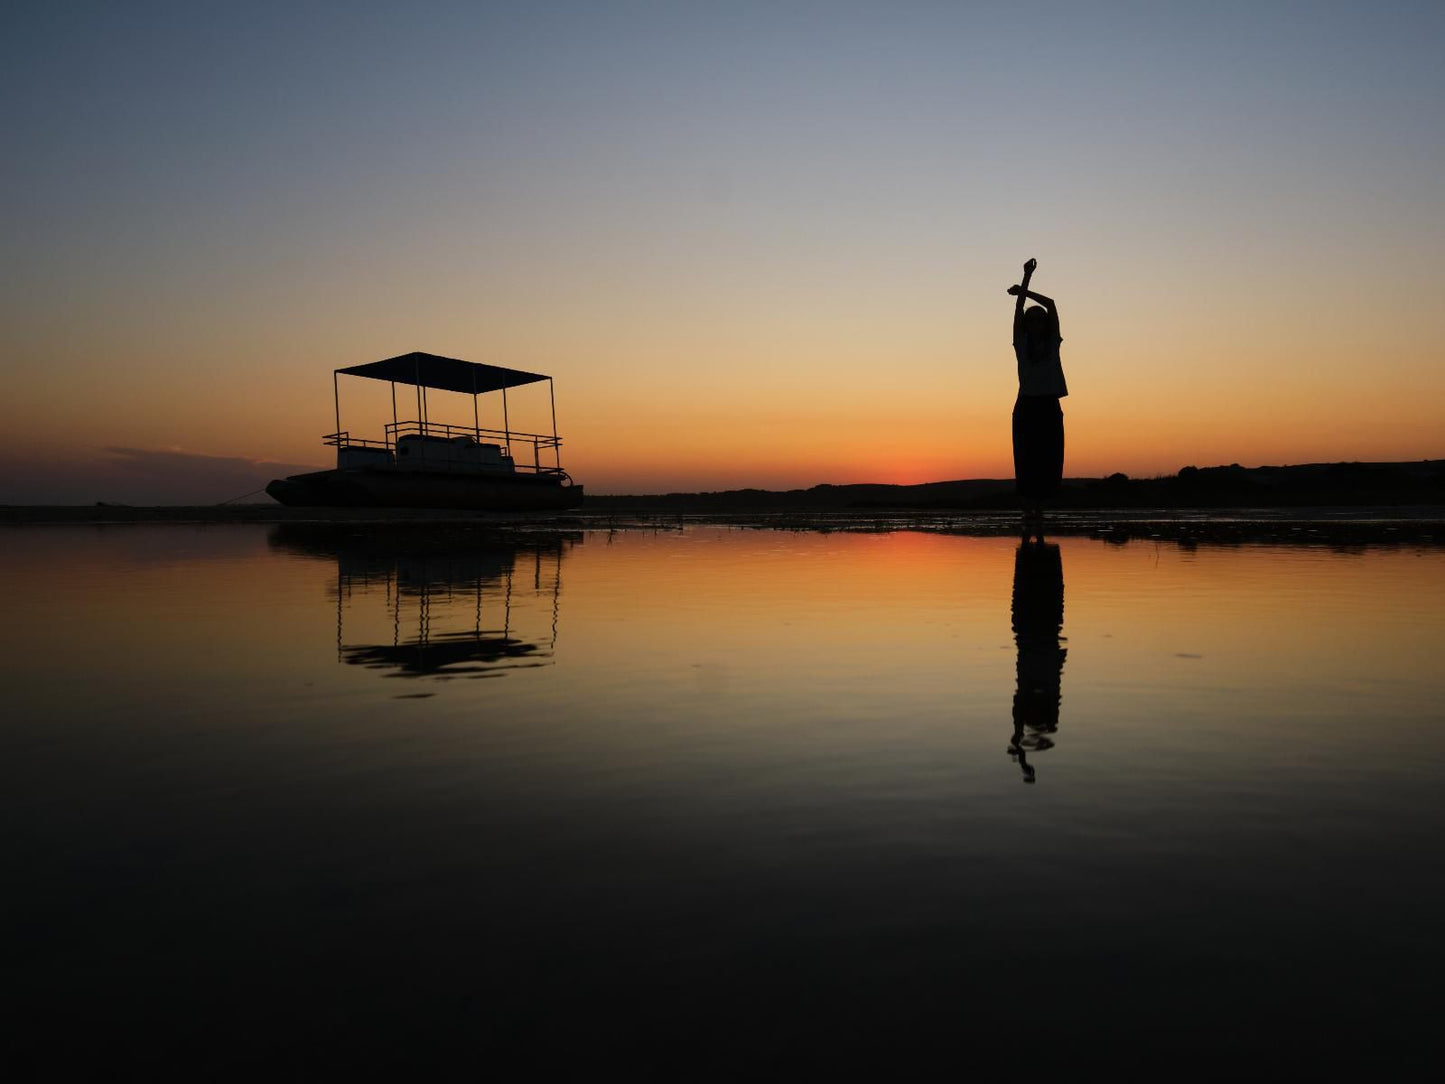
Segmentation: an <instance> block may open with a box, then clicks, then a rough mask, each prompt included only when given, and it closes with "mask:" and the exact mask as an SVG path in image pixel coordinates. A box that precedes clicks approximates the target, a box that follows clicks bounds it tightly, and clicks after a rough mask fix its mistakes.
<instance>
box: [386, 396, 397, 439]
mask: <svg viewBox="0 0 1445 1084" xmlns="http://www.w3.org/2000/svg"><path fill="white" fill-rule="evenodd" d="M395 441H396V381H395V380H393V381H392V382H391V440H390V441H388V443H389V444H392V443H394V442H395Z"/></svg>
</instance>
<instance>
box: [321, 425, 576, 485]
mask: <svg viewBox="0 0 1445 1084" xmlns="http://www.w3.org/2000/svg"><path fill="white" fill-rule="evenodd" d="M385 433H386V437H385V439H384V440H367V439H365V438H363V437H353V436H352V435H351V433H350V432H349V431H347V430H344V429H343V430H341V431H340V432H336V433H327V434H326V435H325V436H324V437H322V438H321V442H322V443H323V444H328V445H331V446H332V447H335V448H337V449H341V448H374V449H377V450H378V451H386V452H392V453H395V451H396V442H397V441H398V440H400V439H401V438H402V437H410V436H416V437H433V438H436V439H440V440H455V439H457V438H458V437H467V438H470V439H472V440H475V441H476V442H477V443H478V444H483V443H487V444H497V445H499V446H501V448H502V450H503V454H505V455H507V456H509V457H511V458H512V461H513V468H514V469H515V470H519V471H530V472H533V473H536V474H564V475H565V473H566V472H565V471H563V470H562V468H561V465H560V462H559V464H558V465H557V466H551V467H548V466H543V464H542V453H543V452H544V451H551V452H552V453H553V454H554V455H558V450H559V449H560V448H561V447H562V440H561V438H560V437H556V436H553V435H552V434H550V433H523V432H520V431H518V430H516V429H487V428H483V427H481V426H475V425H447V424H445V423H443V422H416V421H404V422H387V423H386V427H385ZM528 444H530V445H531V446H532V462H531V463H526V462H518V459H519V457H518V456H517V454H516V452H517V450H518V449H516V448H515V447H514V446H516V445H521V446H522V448H523V449H525V447H526V446H527V445H528Z"/></svg>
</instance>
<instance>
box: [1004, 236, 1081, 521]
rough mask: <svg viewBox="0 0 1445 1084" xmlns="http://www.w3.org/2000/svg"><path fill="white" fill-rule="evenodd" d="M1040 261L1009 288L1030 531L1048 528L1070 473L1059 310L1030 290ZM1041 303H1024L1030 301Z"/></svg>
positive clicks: (1018, 438) (1021, 484)
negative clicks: (1048, 513) (1047, 517)
mask: <svg viewBox="0 0 1445 1084" xmlns="http://www.w3.org/2000/svg"><path fill="white" fill-rule="evenodd" d="M1036 267H1038V261H1037V260H1030V261H1029V262H1028V263H1026V264H1024V279H1023V282H1021V283H1020V284H1019V285H1017V286H1010V287H1009V288H1008V292H1009V293H1010V294H1011V295H1013V296H1014V297H1016V298H1018V301H1017V303H1016V304H1015V305H1014V356H1015V357H1016V358H1017V359H1018V367H1019V397H1018V399H1017V401H1015V403H1014V416H1013V437H1014V478H1015V480H1016V484H1017V486H1018V493H1019V499H1020V500H1021V501H1022V502H1023V507H1024V535H1025V537H1027V535H1028V532H1029V527H1030V524H1031V523H1032V525H1033V526H1034V528H1035V529H1036V530H1037V531H1039V532H1042V530H1043V514H1044V501H1046V500H1048V499H1049V498H1050V497H1053V496H1055V495H1056V494H1057V493H1058V492H1059V485H1060V483H1061V482H1062V480H1063V477H1064V412H1063V410H1061V409H1060V408H1059V400H1060V399H1062V398H1063V397H1064V396H1066V395H1068V394H1069V388H1068V385H1066V384H1065V383H1064V367H1063V365H1062V364H1061V363H1060V361H1059V344H1060V343H1061V342H1063V341H1064V340H1063V338H1062V336H1060V335H1059V310H1058V307H1057V306H1056V305H1055V304H1054V302H1053V299H1052V298H1048V297H1044V296H1043V294H1036V293H1033V292H1032V291H1030V290H1029V280H1030V279H1031V278H1033V274H1034V268H1036ZM1025 299H1028V300H1030V301H1037V302H1038V305H1034V306H1030V307H1029V308H1025V307H1024V301H1025Z"/></svg>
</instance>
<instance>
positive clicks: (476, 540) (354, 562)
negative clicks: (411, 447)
mask: <svg viewBox="0 0 1445 1084" xmlns="http://www.w3.org/2000/svg"><path fill="white" fill-rule="evenodd" d="M581 538H582V535H581V534H580V533H566V534H548V535H542V536H528V537H527V538H525V539H518V538H516V537H504V536H501V535H499V534H497V533H496V532H495V531H485V530H478V529H473V528H467V527H454V528H441V529H438V528H436V527H427V528H420V527H417V526H407V525H384V526H380V527H378V526H376V525H368V526H366V527H365V528H359V527H357V526H355V525H347V524H289V523H288V524H280V525H278V526H277V527H276V528H274V529H273V531H272V533H271V536H270V541H271V545H272V546H273V547H274V548H277V549H282V550H287V551H289V552H292V553H300V554H305V555H307V556H313V557H330V558H334V559H335V560H336V583H335V585H334V588H333V593H334V595H335V600H336V651H337V657H338V658H339V659H340V660H341V661H342V662H345V663H347V664H348V665H351V666H361V667H365V668H368V669H373V670H383V671H387V672H388V676H392V677H410V678H417V677H433V678H455V677H471V678H476V677H492V676H497V675H500V674H502V673H504V672H506V671H507V670H511V669H517V668H520V667H535V666H547V665H550V664H551V663H552V661H553V653H554V651H555V649H556V644H557V619H558V610H559V605H560V599H561V582H562V580H561V569H562V558H563V556H564V555H565V554H566V552H567V550H568V549H569V548H570V547H571V546H572V545H574V544H575V543H577V542H579V541H580V540H581ZM373 602H376V603H381V606H380V607H379V608H378V607H375V606H370V607H368V603H373ZM348 617H349V618H350V624H351V626H352V629H353V631H352V633H351V634H350V635H348V633H347V631H346V628H347V624H348ZM358 626H360V627H359V628H358ZM413 628H414V629H415V631H414V633H413V631H412V629H413ZM388 631H389V633H390V636H389V637H388V636H386V633H387V632H388ZM378 632H380V633H381V635H380V636H378V635H377V633H378Z"/></svg>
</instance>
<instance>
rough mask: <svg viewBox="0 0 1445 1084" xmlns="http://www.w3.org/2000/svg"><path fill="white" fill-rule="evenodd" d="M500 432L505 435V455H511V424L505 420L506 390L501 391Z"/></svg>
mask: <svg viewBox="0 0 1445 1084" xmlns="http://www.w3.org/2000/svg"><path fill="white" fill-rule="evenodd" d="M502 432H503V433H505V434H506V435H507V454H508V455H511V454H512V423H511V421H510V420H508V418H507V389H506V388H503V389H502Z"/></svg>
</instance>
